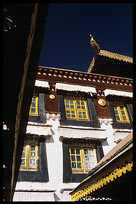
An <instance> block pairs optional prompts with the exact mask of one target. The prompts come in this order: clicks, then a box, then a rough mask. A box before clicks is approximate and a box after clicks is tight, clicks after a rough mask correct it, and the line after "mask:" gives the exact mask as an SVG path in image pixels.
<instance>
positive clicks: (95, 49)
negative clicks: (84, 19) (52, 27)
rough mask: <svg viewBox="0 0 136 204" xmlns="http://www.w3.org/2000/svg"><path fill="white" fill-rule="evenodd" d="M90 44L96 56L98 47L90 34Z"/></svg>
mask: <svg viewBox="0 0 136 204" xmlns="http://www.w3.org/2000/svg"><path fill="white" fill-rule="evenodd" d="M90 44H91V46H92V48H93V50H94V51H95V53H96V54H98V53H99V52H100V47H99V45H98V44H97V43H96V41H95V40H94V38H93V36H92V35H91V34H90Z"/></svg>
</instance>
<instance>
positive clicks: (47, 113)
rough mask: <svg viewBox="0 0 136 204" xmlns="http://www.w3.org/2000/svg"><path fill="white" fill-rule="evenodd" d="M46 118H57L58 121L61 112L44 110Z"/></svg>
mask: <svg viewBox="0 0 136 204" xmlns="http://www.w3.org/2000/svg"><path fill="white" fill-rule="evenodd" d="M46 119H47V120H58V121H60V119H61V114H60V113H49V112H46Z"/></svg>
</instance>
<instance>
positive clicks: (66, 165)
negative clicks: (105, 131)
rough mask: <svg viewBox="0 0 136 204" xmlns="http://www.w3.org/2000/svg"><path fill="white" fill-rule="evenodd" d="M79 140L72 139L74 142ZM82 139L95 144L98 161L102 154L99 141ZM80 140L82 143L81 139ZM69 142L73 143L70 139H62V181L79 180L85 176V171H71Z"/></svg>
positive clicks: (71, 181)
mask: <svg viewBox="0 0 136 204" xmlns="http://www.w3.org/2000/svg"><path fill="white" fill-rule="evenodd" d="M79 141H81V139H79V140H78V139H74V142H76V143H79ZM84 141H85V142H87V144H88V143H90V144H91V143H92V144H95V145H96V155H97V161H98V162H99V161H100V160H101V159H102V158H103V156H104V153H103V148H102V144H101V142H100V141H93V140H89V141H86V140H84ZM81 142H82V143H84V142H83V140H82V141H81ZM81 142H80V143H81ZM70 143H71V144H73V141H71V142H70V140H66V139H65V140H63V182H64V183H73V182H81V181H82V180H83V179H84V178H85V177H86V175H87V173H72V169H71V163H70V154H69V147H70V146H71V145H70Z"/></svg>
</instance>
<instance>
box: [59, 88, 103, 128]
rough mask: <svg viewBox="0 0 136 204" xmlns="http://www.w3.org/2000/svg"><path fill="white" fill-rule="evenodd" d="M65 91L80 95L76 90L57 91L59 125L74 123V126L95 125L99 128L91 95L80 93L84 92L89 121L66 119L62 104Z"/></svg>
mask: <svg viewBox="0 0 136 204" xmlns="http://www.w3.org/2000/svg"><path fill="white" fill-rule="evenodd" d="M67 93H68V94H69V95H73V96H74V93H75V96H76V95H77V96H80V93H77V92H72V93H70V92H68V91H58V97H59V112H61V121H60V124H61V125H75V126H87V127H96V128H100V123H99V121H98V116H97V112H96V109H95V105H94V102H93V99H92V97H91V96H90V95H89V94H86V93H82V96H83V94H84V96H85V98H86V100H87V105H88V114H89V117H90V121H79V120H68V119H67V118H66V114H65V105H64V96H67Z"/></svg>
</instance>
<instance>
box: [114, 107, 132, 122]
mask: <svg viewBox="0 0 136 204" xmlns="http://www.w3.org/2000/svg"><path fill="white" fill-rule="evenodd" d="M121 106H122V107H123V112H124V116H125V117H126V120H124V119H123V115H122V111H121ZM115 107H116V110H115ZM113 108H114V114H115V119H116V121H117V122H118V123H130V118H129V115H128V110H127V107H126V106H125V105H124V104H122V103H121V104H115V103H114V104H113ZM115 111H117V114H116V113H115ZM116 116H117V117H119V120H117V117H116Z"/></svg>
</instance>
